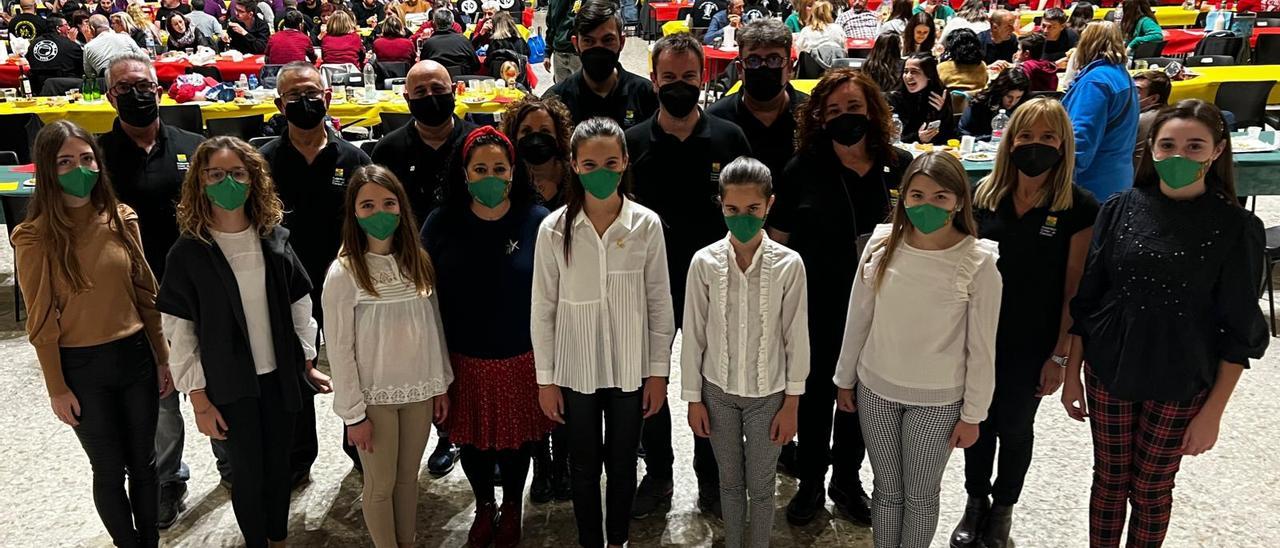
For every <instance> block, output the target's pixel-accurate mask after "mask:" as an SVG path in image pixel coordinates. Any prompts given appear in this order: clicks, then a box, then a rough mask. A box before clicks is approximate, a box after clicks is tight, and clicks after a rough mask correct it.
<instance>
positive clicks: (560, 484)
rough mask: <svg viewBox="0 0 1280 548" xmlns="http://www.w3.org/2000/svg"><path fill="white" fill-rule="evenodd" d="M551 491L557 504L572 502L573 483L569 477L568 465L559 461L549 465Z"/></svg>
mask: <svg viewBox="0 0 1280 548" xmlns="http://www.w3.org/2000/svg"><path fill="white" fill-rule="evenodd" d="M551 490H552V492H554V493H555V495H554V496H555V498H556V500H557V501H559V502H567V501H571V500H573V481H571V479H570V477H569V463H567V462H564V460H563V459H561V460H560V461H559V462H556V461H552V463H551Z"/></svg>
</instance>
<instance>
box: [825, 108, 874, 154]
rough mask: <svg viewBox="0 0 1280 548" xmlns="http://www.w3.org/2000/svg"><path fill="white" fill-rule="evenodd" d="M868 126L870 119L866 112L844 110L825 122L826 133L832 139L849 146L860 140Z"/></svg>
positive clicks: (865, 133)
mask: <svg viewBox="0 0 1280 548" xmlns="http://www.w3.org/2000/svg"><path fill="white" fill-rule="evenodd" d="M870 126H871V121H870V120H869V119H868V118H867V115H866V114H854V113H852V112H846V113H844V114H841V115H839V116H836V117H835V118H832V119H831V121H829V122H827V135H830V136H831V140H832V141H835V142H837V143H840V144H842V145H844V146H847V147H849V146H853V145H856V144H858V143H859V142H860V141H862V138H863V137H865V136H866V135H867V128H868V127H870Z"/></svg>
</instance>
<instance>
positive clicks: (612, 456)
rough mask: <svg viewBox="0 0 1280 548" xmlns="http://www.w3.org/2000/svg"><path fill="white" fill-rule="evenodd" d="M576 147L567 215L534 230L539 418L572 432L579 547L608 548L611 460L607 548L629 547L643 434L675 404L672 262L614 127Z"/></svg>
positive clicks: (583, 134)
mask: <svg viewBox="0 0 1280 548" xmlns="http://www.w3.org/2000/svg"><path fill="white" fill-rule="evenodd" d="M569 148H570V155H571V161H572V164H573V169H574V172H575V173H576V174H577V177H575V178H573V182H572V184H571V185H570V186H569V187H568V188H567V189H566V192H567V201H566V203H567V205H565V206H564V207H562V208H560V209H558V210H556V211H555V212H553V213H552V214H551V215H549V216H547V218H546V219H545V220H544V221H543V222H542V225H541V226H540V227H539V228H538V241H537V245H536V247H535V251H534V253H535V255H534V264H533V320H532V322H533V323H532V325H531V331H532V335H533V353H534V363H535V366H536V369H537V378H538V385H539V393H538V399H539V403H540V405H541V406H542V410H543V413H545V414H546V415H547V417H548V418H550V419H551V420H553V421H556V422H558V423H563V424H565V426H566V428H567V429H568V433H569V437H570V445H571V447H572V449H571V451H570V458H569V462H570V475H571V477H572V483H573V509H574V517H575V518H576V521H577V525H578V541H579V543H580V544H581V545H582V546H600V545H602V544H604V543H605V542H606V531H604V530H602V529H601V522H602V521H604V520H602V519H601V518H602V517H601V508H600V472H601V462H603V463H604V467H605V470H606V472H607V473H608V475H609V484H608V493H607V497H606V505H607V508H608V512H607V517H606V518H605V519H607V522H606V527H605V529H607V541H608V543H609V545H610V546H622V545H623V544H625V543H626V542H627V537H628V534H629V526H630V520H631V500H632V498H633V497H634V495H635V485H636V462H635V461H636V449H637V446H638V445H639V443H640V426H641V424H642V421H643V419H644V418H645V417H649V416H652V415H653V414H655V413H657V412H658V410H660V409H661V408H662V405H663V404H664V402H665V400H666V397H667V374H668V372H669V369H670V365H671V364H670V361H671V342H672V338H673V337H674V335H675V325H674V323H675V322H674V320H673V315H672V309H671V289H670V281H669V279H668V275H667V252H666V246H665V244H664V242H663V237H662V223H661V221H660V220H659V218H658V215H657V214H655V213H654V212H653V211H650V210H649V209H648V208H645V207H644V206H641V205H639V204H637V203H635V202H633V201H631V200H629V199H626V198H624V197H623V196H622V195H621V194H620V193H619V192H618V186H619V183H620V182H623V180H624V178H625V174H626V172H627V145H626V140H625V137H624V135H623V132H622V128H620V127H619V126H618V124H617V122H614V121H613V120H610V119H607V118H592V119H590V120H587V121H584V122H582V123H581V124H578V127H577V128H576V129H575V130H574V133H573V137H572V138H571V139H570V142H569ZM602 430H603V432H604V439H603V440H601V437H600V434H601V431H602ZM602 442H603V443H602ZM602 447H603V448H604V450H605V452H606V454H603V455H602V454H601V448H602Z"/></svg>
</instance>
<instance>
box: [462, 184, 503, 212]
mask: <svg viewBox="0 0 1280 548" xmlns="http://www.w3.org/2000/svg"><path fill="white" fill-rule="evenodd" d="M510 184H511V183H510V182H508V181H507V180H506V179H499V178H497V177H485V178H483V179H480V180H479V181H473V182H470V183H467V192H470V193H471V197H472V198H475V199H476V201H477V202H480V205H483V206H485V207H488V208H495V207H498V206H500V205H502V201H503V200H505V199H507V187H508V186H509V185H510Z"/></svg>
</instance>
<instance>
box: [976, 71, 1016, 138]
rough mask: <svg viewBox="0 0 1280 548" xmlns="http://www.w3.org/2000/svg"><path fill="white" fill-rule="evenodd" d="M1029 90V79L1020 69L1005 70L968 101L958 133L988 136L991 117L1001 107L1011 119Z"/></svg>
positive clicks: (981, 136)
mask: <svg viewBox="0 0 1280 548" xmlns="http://www.w3.org/2000/svg"><path fill="white" fill-rule="evenodd" d="M1030 90H1031V80H1029V79H1027V76H1026V75H1025V74H1023V73H1022V69H1020V68H1017V67H1014V68H1010V69H1005V71H1004V72H1001V73H1000V75H999V76H996V79H995V80H992V81H991V84H990V85H988V86H987V89H984V90H982V91H980V92H978V94H977V95H976V96H975V97H974V98H973V100H972V101H969V106H968V107H966V108H965V109H964V115H963V116H961V117H960V134H961V135H972V136H974V137H976V138H978V139H981V140H984V141H985V140H988V139H990V138H991V120H992V119H993V118H995V117H996V114H998V113H999V112H1000V111H1001V110H1004V114H1005V116H1008V117H1010V118H1013V110H1014V109H1016V108H1018V105H1021V104H1022V103H1023V102H1024V101H1025V100H1026V99H1027V93H1028V92H1029V91H1030Z"/></svg>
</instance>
